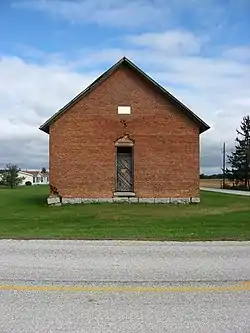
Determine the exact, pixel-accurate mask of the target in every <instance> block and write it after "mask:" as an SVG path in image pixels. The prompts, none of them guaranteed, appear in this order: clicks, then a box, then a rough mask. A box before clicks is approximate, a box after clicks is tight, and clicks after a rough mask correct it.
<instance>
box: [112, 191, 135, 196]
mask: <svg viewBox="0 0 250 333" xmlns="http://www.w3.org/2000/svg"><path fill="white" fill-rule="evenodd" d="M114 197H135V192H115V193H114Z"/></svg>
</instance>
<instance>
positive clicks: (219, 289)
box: [0, 284, 250, 293]
mask: <svg viewBox="0 0 250 333" xmlns="http://www.w3.org/2000/svg"><path fill="white" fill-rule="evenodd" d="M0 291H44V292H45V291H46V292H47V291H60V292H115V293H123V292H135V293H188V292H203V293H205V292H227V291H228V292H230V291H250V284H249V285H248V284H245V285H244V284H237V285H224V286H177V287H133V286H128V287H125V286H96V287H95V286H57V285H50V286H45V285H44V286H31V285H29V286H21V285H0Z"/></svg>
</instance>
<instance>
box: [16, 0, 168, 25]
mask: <svg viewBox="0 0 250 333" xmlns="http://www.w3.org/2000/svg"><path fill="white" fill-rule="evenodd" d="M14 6H15V7H26V8H32V9H35V10H38V11H42V12H47V13H49V14H51V15H53V16H54V17H58V16H59V17H62V18H64V19H66V20H68V21H70V22H71V23H92V22H95V23H97V24H101V25H111V26H131V27H134V26H139V25H142V24H144V23H146V22H147V23H149V22H153V21H156V20H158V19H160V18H163V17H164V15H166V14H167V12H168V10H167V8H166V6H165V5H164V4H163V3H162V1H161V0H156V1H150V0H137V1H134V0H127V1H119V0H105V1H103V0H77V1H74V0H40V1H37V0H27V1H16V2H15V3H14ZM163 9H164V12H163ZM138 13H140V15H138Z"/></svg>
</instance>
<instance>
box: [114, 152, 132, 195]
mask: <svg viewBox="0 0 250 333" xmlns="http://www.w3.org/2000/svg"><path fill="white" fill-rule="evenodd" d="M122 147H124V148H130V149H131V183H132V186H131V191H129V192H126V191H119V190H118V160H117V157H118V149H119V148H122ZM115 148H116V149H115V168H116V171H115V174H116V177H115V192H116V193H122V192H124V193H133V192H134V147H133V146H125V145H122V146H116V147H115Z"/></svg>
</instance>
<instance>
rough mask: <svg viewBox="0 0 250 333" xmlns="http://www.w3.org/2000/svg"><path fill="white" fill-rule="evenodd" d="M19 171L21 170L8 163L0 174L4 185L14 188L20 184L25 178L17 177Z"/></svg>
mask: <svg viewBox="0 0 250 333" xmlns="http://www.w3.org/2000/svg"><path fill="white" fill-rule="evenodd" d="M20 170H21V169H19V168H18V166H17V165H14V164H10V163H9V164H7V165H6V167H5V169H4V170H3V172H2V181H3V183H4V185H6V186H10V187H11V188H14V187H15V186H17V185H19V184H21V183H22V181H23V180H24V179H25V178H24V177H19V175H18V172H19V171H20Z"/></svg>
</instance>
